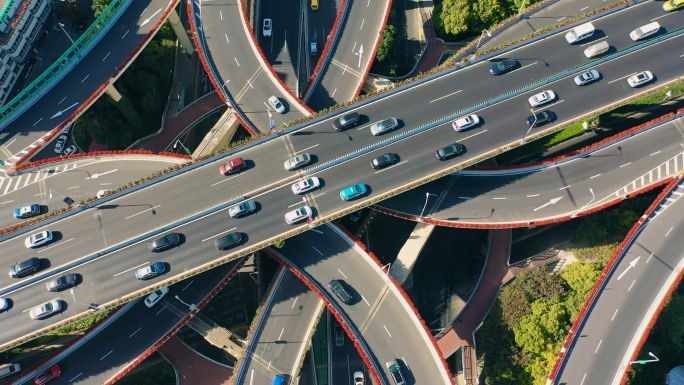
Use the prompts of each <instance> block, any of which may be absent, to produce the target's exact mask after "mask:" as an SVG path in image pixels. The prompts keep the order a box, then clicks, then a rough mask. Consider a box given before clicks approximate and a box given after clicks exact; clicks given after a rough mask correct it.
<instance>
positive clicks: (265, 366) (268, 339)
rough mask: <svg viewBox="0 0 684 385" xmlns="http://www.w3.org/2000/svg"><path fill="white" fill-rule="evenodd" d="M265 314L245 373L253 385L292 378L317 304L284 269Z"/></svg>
mask: <svg viewBox="0 0 684 385" xmlns="http://www.w3.org/2000/svg"><path fill="white" fill-rule="evenodd" d="M273 302H274V305H273V307H272V308H271V309H270V310H266V311H268V312H269V313H268V319H267V320H266V324H265V325H264V328H263V330H262V332H261V334H260V335H259V336H257V337H256V339H254V340H253V343H256V344H257V347H256V349H255V352H254V357H251V358H250V361H249V368H248V369H247V373H249V377H250V378H251V377H252V375H251V372H252V370H254V372H255V373H258V376H256V375H255V378H257V381H256V382H255V384H261V383H263V384H270V383H272V382H273V378H274V376H275V375H276V374H285V375H289V376H294V375H295V373H293V372H294V370H295V369H296V367H295V365H296V362H297V360H298V359H303V357H298V355H299V354H302V355H303V354H304V350H303V348H304V345H305V339H306V337H307V333H308V331H309V330H310V328H311V327H313V326H314V324H315V322H316V315H317V313H318V312H317V310H318V307H319V304H320V302H321V300H320V299H319V298H318V297H317V296H316V294H314V293H313V292H312V291H310V290H309V289H308V288H307V287H306V285H304V283H303V282H302V281H301V280H299V279H298V278H297V277H296V276H295V275H294V274H293V273H291V272H289V270H287V269H286V271H285V274H284V276H283V279H282V281H281V282H280V284H279V286H278V289H277V291H276V292H275V294H274V298H273ZM262 377H263V378H262Z"/></svg>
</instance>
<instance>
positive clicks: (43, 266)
mask: <svg viewBox="0 0 684 385" xmlns="http://www.w3.org/2000/svg"><path fill="white" fill-rule="evenodd" d="M51 267H52V263H51V262H50V260H49V259H48V258H40V269H38V270H36V272H35V273H33V274H36V273H39V272H41V271H44V270H48V269H50V268H51ZM33 274H30V275H33Z"/></svg>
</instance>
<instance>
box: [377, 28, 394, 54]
mask: <svg viewBox="0 0 684 385" xmlns="http://www.w3.org/2000/svg"><path fill="white" fill-rule="evenodd" d="M396 45H397V30H396V29H395V28H394V26H393V25H388V26H387V27H385V32H384V33H383V34H382V42H380V47H378V53H377V55H375V59H376V60H377V61H379V62H383V63H384V62H385V61H387V60H395V52H396Z"/></svg>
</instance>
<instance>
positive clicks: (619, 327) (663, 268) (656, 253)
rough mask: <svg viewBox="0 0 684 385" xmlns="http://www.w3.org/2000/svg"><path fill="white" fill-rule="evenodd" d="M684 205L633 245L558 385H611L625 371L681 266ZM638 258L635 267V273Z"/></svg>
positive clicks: (653, 224) (587, 323)
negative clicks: (634, 344)
mask: <svg viewBox="0 0 684 385" xmlns="http://www.w3.org/2000/svg"><path fill="white" fill-rule="evenodd" d="M680 190H681V188H680ZM683 204H684V200H682V199H678V200H677V201H676V202H675V203H672V204H671V205H670V206H669V207H668V208H667V209H666V210H665V211H663V212H661V213H660V214H658V216H657V217H655V218H653V219H651V221H650V222H649V223H648V224H647V225H646V228H645V229H644V230H643V231H642V232H641V233H640V234H639V236H638V237H637V239H636V241H635V242H634V243H633V244H632V246H630V248H629V249H628V251H627V253H626V254H625V256H624V257H623V258H622V260H621V261H620V262H619V264H618V265H617V266H616V268H615V269H614V273H613V275H612V276H611V277H610V278H609V280H608V282H607V284H606V286H605V288H604V289H603V290H602V291H601V292H600V293H599V297H598V300H597V302H596V304H595V305H594V307H593V308H592V309H591V312H590V313H589V314H588V316H587V318H586V321H585V323H584V325H583V326H582V327H581V329H579V330H578V331H577V333H578V334H581V335H582V336H583V337H582V338H580V339H578V340H577V341H576V342H575V343H574V344H573V345H571V347H570V349H569V351H568V353H566V354H567V357H568V358H567V359H566V361H565V363H564V365H563V366H562V367H561V370H560V372H559V374H558V376H557V378H556V383H568V384H573V383H580V381H582V379H583V378H586V379H585V383H604V384H610V383H612V382H613V379H614V377H615V376H617V375H618V374H620V373H621V371H622V370H624V366H623V365H622V364H623V363H624V361H623V360H625V359H627V354H628V353H629V352H628V351H627V349H628V347H629V346H630V344H631V343H632V342H633V341H632V339H638V338H639V336H638V335H637V333H638V328H639V326H640V324H641V323H642V322H646V321H647V320H646V319H644V318H645V317H647V311H648V307H649V306H651V305H652V304H653V303H654V302H655V300H656V297H657V294H658V292H659V291H661V289H662V288H663V285H664V283H665V282H666V281H667V279H668V277H670V276H671V275H672V274H676V272H675V271H674V270H676V266H678V265H679V264H680V263H681V258H682V253H681V250H682V247H683V246H684V236H682V235H683V234H682V225H683V223H682V222H684V219H683V218H682V216H681V215H680V213H681V209H682V205H683ZM651 254H652V255H651ZM636 258H639V259H638V261H637V262H636V264H635V266H634V267H633V268H629V265H630V263H633V261H634V260H635V259H636ZM621 275H622V278H621V279H620V280H618V279H617V278H618V277H620V276H621ZM625 336H632V338H625Z"/></svg>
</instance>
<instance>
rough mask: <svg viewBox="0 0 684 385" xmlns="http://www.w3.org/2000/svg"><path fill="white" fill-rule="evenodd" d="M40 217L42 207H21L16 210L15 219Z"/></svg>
mask: <svg viewBox="0 0 684 385" xmlns="http://www.w3.org/2000/svg"><path fill="white" fill-rule="evenodd" d="M36 215H40V205H31V206H24V207H19V208H18V209H14V217H15V218H17V219H26V218H31V217H35V216H36Z"/></svg>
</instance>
